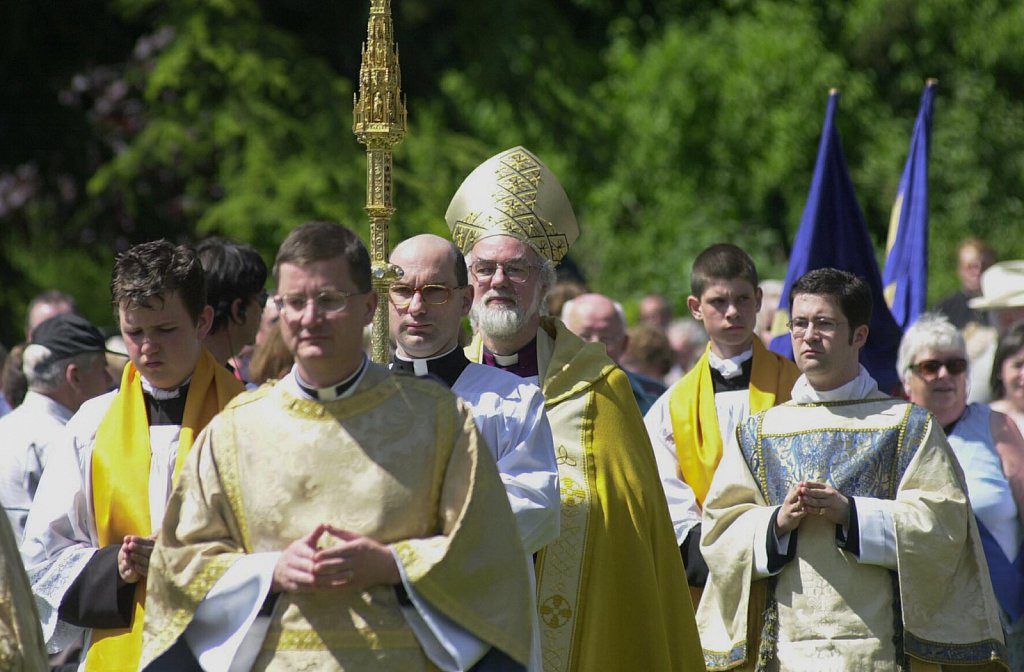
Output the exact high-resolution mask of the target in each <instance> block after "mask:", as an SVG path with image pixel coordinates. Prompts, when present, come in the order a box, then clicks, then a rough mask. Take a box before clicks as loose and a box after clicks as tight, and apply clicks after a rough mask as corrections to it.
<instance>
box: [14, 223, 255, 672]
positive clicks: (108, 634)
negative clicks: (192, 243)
mask: <svg viewBox="0 0 1024 672" xmlns="http://www.w3.org/2000/svg"><path fill="white" fill-rule="evenodd" d="M110 286H111V295H112V297H113V305H114V309H115V311H116V313H117V316H118V319H119V322H120V327H121V335H122V337H123V338H124V342H125V346H126V348H127V350H128V357H129V360H130V363H129V364H128V365H127V366H125V368H124V373H123V375H122V377H121V381H120V388H119V389H118V390H117V391H115V392H110V393H108V394H104V395H102V396H100V397H97V398H95V399H93V400H91V401H89V402H86V403H85V404H83V405H82V407H81V408H80V409H79V411H78V412H77V413H76V414H75V415H74V417H72V418H71V420H70V421H69V422H68V424H67V426H66V427H65V430H64V433H63V435H62V436H61V438H60V439H59V440H58V441H57V442H56V443H55V445H54V447H53V452H52V454H51V456H50V458H49V463H48V464H47V467H46V470H45V471H44V472H43V477H42V480H41V481H40V483H39V489H38V490H37V492H36V499H35V500H34V502H33V505H32V509H31V511H30V513H29V517H28V521H27V523H26V528H25V541H24V543H23V545H22V555H23V557H24V558H25V563H26V565H27V570H28V573H29V578H30V580H31V581H32V587H33V591H34V592H35V594H36V601H37V606H38V607H39V612H40V614H39V615H40V618H41V619H42V625H43V632H44V635H45V637H46V639H47V643H48V646H49V648H50V650H59V649H61V648H63V647H64V646H66V645H67V644H69V643H71V642H72V641H74V640H75V639H76V638H77V637H78V636H79V634H80V633H81V629H82V628H85V629H86V633H87V637H86V669H87V670H104V671H107V670H136V669H137V668H138V663H139V653H140V651H141V642H142V625H143V614H144V605H145V584H146V582H145V578H146V575H147V572H148V567H149V556H150V554H151V552H152V549H153V541H154V537H155V532H156V530H158V529H159V527H160V522H161V520H162V519H163V514H164V508H165V505H166V502H167V498H168V497H169V496H170V493H171V489H172V487H173V484H174V482H175V479H176V477H177V474H178V472H179V471H180V469H181V465H182V464H183V463H184V461H185V456H186V455H187V454H188V452H189V449H190V448H191V446H192V442H193V440H194V438H195V436H196V435H197V434H198V433H199V432H200V430H202V429H203V427H205V426H206V423H208V422H209V421H210V419H211V418H212V417H213V416H214V415H215V414H216V413H217V412H218V411H220V409H222V408H223V407H224V406H225V405H226V404H227V402H228V401H229V400H230V399H231V398H232V397H234V396H235V395H236V394H238V393H239V392H240V391H241V389H242V385H241V383H240V382H238V381H237V380H236V379H235V378H234V377H233V376H231V374H230V373H228V371H227V370H226V369H224V368H223V367H222V366H219V365H218V364H217V362H216V361H215V360H214V358H213V356H212V355H211V354H210V353H209V352H208V351H207V350H206V349H205V348H203V345H202V342H203V337H204V336H205V335H206V332H207V331H208V330H209V328H210V322H211V320H212V316H213V310H212V309H211V308H210V307H209V306H207V305H206V284H205V280H204V278H203V269H202V266H201V265H200V263H199V260H198V258H197V257H196V255H195V252H193V250H192V249H191V248H189V247H185V246H178V247H175V246H174V245H172V244H170V243H169V242H167V241H165V240H158V241H154V242H149V243H142V244H140V245H136V246H135V247H132V248H130V249H129V250H128V251H127V252H125V253H124V254H121V255H120V256H119V257H118V258H117V261H116V263H115V265H114V273H113V278H112V280H111V285H110Z"/></svg>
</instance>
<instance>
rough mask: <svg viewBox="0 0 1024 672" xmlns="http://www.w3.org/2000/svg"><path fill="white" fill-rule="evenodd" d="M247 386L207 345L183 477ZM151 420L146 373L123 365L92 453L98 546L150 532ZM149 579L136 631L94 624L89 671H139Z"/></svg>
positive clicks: (187, 420) (181, 438) (186, 426)
mask: <svg viewBox="0 0 1024 672" xmlns="http://www.w3.org/2000/svg"><path fill="white" fill-rule="evenodd" d="M243 389H244V386H243V385H242V383H241V382H240V381H238V380H237V379H236V378H235V377H234V376H232V375H231V373H230V372H229V371H228V370H227V369H225V368H224V367H223V366H220V365H219V364H218V363H217V360H215V359H214V358H213V355H211V354H210V353H209V352H208V351H207V350H206V348H203V349H202V352H201V354H200V355H199V361H198V362H197V364H196V368H195V370H194V371H193V372H192V381H191V383H190V384H189V388H188V397H186V399H185V414H184V417H183V419H182V423H181V432H180V434H179V435H178V455H177V459H176V460H175V463H174V478H175V480H177V477H178V473H179V472H180V471H181V466H182V464H184V463H185V457H186V456H187V455H188V452H189V449H190V448H191V447H192V442H193V441H194V440H195V437H196V434H198V433H199V432H200V431H201V430H202V429H203V427H205V426H206V424H207V423H208V422H210V420H211V419H212V418H213V416H215V415H216V414H217V413H218V412H220V410H221V409H222V408H224V406H225V405H226V404H227V403H228V402H229V401H230V400H231V398H232V397H234V396H235V395H237V394H238V393H239V392H241V391H242V390H243ZM151 457H152V449H151V448H150V445H149V420H148V418H147V416H146V402H145V399H144V398H143V396H142V378H141V376H140V374H139V371H138V369H136V368H135V367H134V366H133V365H132V364H131V363H129V364H128V365H127V366H125V367H124V374H123V375H122V376H121V389H120V391H119V392H118V393H117V395H116V396H115V397H114V401H113V402H112V403H111V405H110V409H109V410H108V411H107V413H106V415H104V416H103V420H102V422H100V426H99V428H98V429H97V431H96V445H95V447H94V448H93V453H92V503H93V511H94V512H95V517H96V533H97V537H98V539H99V545H100V547H101V548H102V547H105V546H108V545H110V544H119V543H121V542H122V540H123V539H124V537H125V535H128V534H135V535H139V536H149V535H150V534H152V525H151V523H150V519H149V467H150V458H151ZM145 601H146V582H145V581H140V582H139V583H138V584H137V585H136V587H135V602H134V607H133V616H132V624H131V627H130V628H116V629H94V630H93V632H92V644H91V646H90V647H89V652H88V654H87V656H86V670H104V672H106V671H108V670H133V671H134V670H137V669H138V666H139V657H140V655H141V653H142V623H143V612H144V604H145Z"/></svg>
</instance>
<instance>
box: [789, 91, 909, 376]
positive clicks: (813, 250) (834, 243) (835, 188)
mask: <svg viewBox="0 0 1024 672" xmlns="http://www.w3.org/2000/svg"><path fill="white" fill-rule="evenodd" d="M838 106H839V93H838V92H836V91H832V92H830V93H829V97H828V110H827V111H826V112H825V126H824V128H822V130H821V144H820V145H819V146H818V159H817V162H816V163H815V165H814V178H813V179H812V180H811V190H810V193H808V195H807V205H806V206H804V214H803V217H801V219H800V228H799V229H798V230H797V234H796V241H795V242H794V243H793V251H792V253H791V254H790V257H789V270H788V271H787V272H786V282H785V284H784V285H783V289H782V300H781V302H780V305H779V310H780V313H782V314H783V315H784V316H785V315H788V312H789V290H790V288H791V287H792V286H793V284H794V283H795V282H796V281H797V279H799V278H800V276H802V275H803V274H804V273H807V272H808V271H813V270H814V269H816V268H828V267H831V268H838V269H840V270H843V271H848V272H850V273H853V274H854V275H859V276H860V277H862V278H863V279H864V280H865V281H866V282H867V283H868V286H869V287H871V294H872V298H873V299H874V308H873V310H872V313H871V325H870V327H869V329H870V330H869V333H868V341H867V344H866V345H865V346H864V348H863V349H862V350H861V352H860V361H861V364H863V365H864V368H866V369H867V370H868V372H869V373H871V375H872V376H873V377H874V379H875V380H876V381H877V382H878V387H879V389H880V390H882V391H883V392H893V391H895V390H898V389H899V378H898V377H897V375H896V350H897V348H899V344H900V338H901V337H902V332H901V331H900V328H899V326H898V325H897V324H896V322H895V320H893V319H892V313H890V312H889V308H888V307H887V306H886V304H885V299H884V298H883V296H882V278H881V276H880V275H879V273H878V262H877V261H876V260H875V248H874V246H873V245H872V244H871V237H870V236H869V235H868V227H867V225H866V224H865V223H864V215H863V213H862V212H861V209H860V204H859V203H858V202H857V194H856V193H855V192H854V189H853V182H851V181H850V173H849V170H848V169H847V167H846V157H845V156H844V154H843V145H842V141H841V140H840V138H839V130H838V129H837V128H836V124H835V117H836V109H837V108H838ZM783 311H784V312H783ZM777 319H778V318H777ZM785 319H789V318H788V317H786V318H785ZM771 349H772V350H774V351H775V352H778V353H780V354H782V355H785V356H787V357H789V358H790V359H792V358H793V343H792V341H791V340H790V335H789V334H788V333H787V334H783V335H781V336H777V337H776V338H775V339H773V340H772V343H771Z"/></svg>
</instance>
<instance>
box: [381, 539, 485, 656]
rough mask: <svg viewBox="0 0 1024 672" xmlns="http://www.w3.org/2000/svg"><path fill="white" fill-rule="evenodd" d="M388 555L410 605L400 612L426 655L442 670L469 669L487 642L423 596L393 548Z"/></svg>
mask: <svg viewBox="0 0 1024 672" xmlns="http://www.w3.org/2000/svg"><path fill="white" fill-rule="evenodd" d="M391 554H392V555H393V556H394V558H395V564H396V565H397V566H398V572H399V574H400V575H401V577H402V585H403V586H404V587H405V592H406V593H407V594H408V595H409V600H410V601H411V602H412V604H413V606H412V607H408V606H403V607H402V615H403V616H404V617H405V620H406V622H407V623H408V624H409V627H410V628H412V631H413V634H414V635H415V636H416V640H417V641H418V642H419V643H420V646H421V647H423V652H424V653H425V654H426V656H427V658H429V659H430V662H432V663H434V665H437V667H438V668H440V669H441V670H442V672H459V671H460V670H468V669H469V668H471V667H472V666H473V665H475V664H476V663H477V662H478V661H479V660H480V659H481V658H483V657H484V655H485V654H486V653H487V652H488V651H489V650H490V648H491V645H490V644H488V643H487V642H485V641H483V640H481V639H477V638H476V637H475V636H473V635H472V634H470V633H469V632H467V631H466V630H465V629H464V628H462V627H460V626H459V625H457V624H456V623H455V622H454V621H452V620H451V619H449V618H448V617H447V616H445V615H444V614H442V613H441V612H440V611H438V610H436V609H434V608H433V607H432V606H431V605H430V603H428V602H427V601H426V600H425V599H423V597H422V596H421V595H420V594H419V593H417V592H416V589H415V588H413V587H412V584H411V583H410V582H409V577H408V575H406V573H405V567H403V566H402V563H401V561H400V560H399V558H398V555H397V554H396V553H395V551H394V549H392V550H391Z"/></svg>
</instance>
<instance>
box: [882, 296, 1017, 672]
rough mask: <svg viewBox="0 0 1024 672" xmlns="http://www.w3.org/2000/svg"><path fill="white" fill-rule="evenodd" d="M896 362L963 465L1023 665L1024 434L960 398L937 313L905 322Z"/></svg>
mask: <svg viewBox="0 0 1024 672" xmlns="http://www.w3.org/2000/svg"><path fill="white" fill-rule="evenodd" d="M896 364H897V366H898V367H899V374H900V379H901V380H902V381H903V388H904V390H905V391H906V393H907V396H908V397H909V398H910V400H911V401H913V402H914V403H915V404H919V405H921V406H924V407H925V408H927V409H928V410H929V411H931V412H932V414H933V415H934V416H935V418H936V420H937V421H938V423H939V424H940V425H942V428H943V429H944V430H945V432H946V435H947V436H948V437H949V445H950V447H951V448H952V449H953V452H954V453H955V454H956V457H957V460H958V461H959V462H960V466H961V468H962V469H963V471H964V477H965V479H966V481H967V490H968V493H969V497H970V501H971V508H972V509H974V515H975V518H976V519H977V521H978V531H979V532H980V534H981V542H982V546H983V547H984V548H985V559H986V560H987V561H988V567H989V574H991V577H992V585H993V588H994V590H995V594H996V598H997V599H998V601H999V605H1000V607H1001V609H1000V611H1001V614H1000V616H1001V618H1002V623H1003V632H1004V633H1005V634H1006V643H1007V648H1008V649H1009V653H1010V663H1011V668H1012V669H1013V670H1024V438H1022V437H1021V433H1020V430H1019V429H1018V428H1017V425H1016V423H1014V421H1013V420H1012V419H1010V418H1009V417H1007V416H1006V415H1004V414H1003V413H999V412H997V411H993V410H992V409H991V408H989V406H988V405H986V404H977V403H975V404H968V403H967V355H966V347H965V345H964V339H963V336H962V335H961V334H960V332H959V331H958V330H957V329H956V327H954V326H953V325H952V324H951V323H950V322H949V320H947V319H946V318H945V317H944V316H942V315H938V314H925V315H923V316H921V318H920V319H919V320H918V321H917V322H916V323H915V324H914V325H913V326H911V327H910V328H909V329H907V331H906V333H905V334H904V335H903V341H902V342H901V343H900V350H899V355H898V357H897V360H896Z"/></svg>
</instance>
